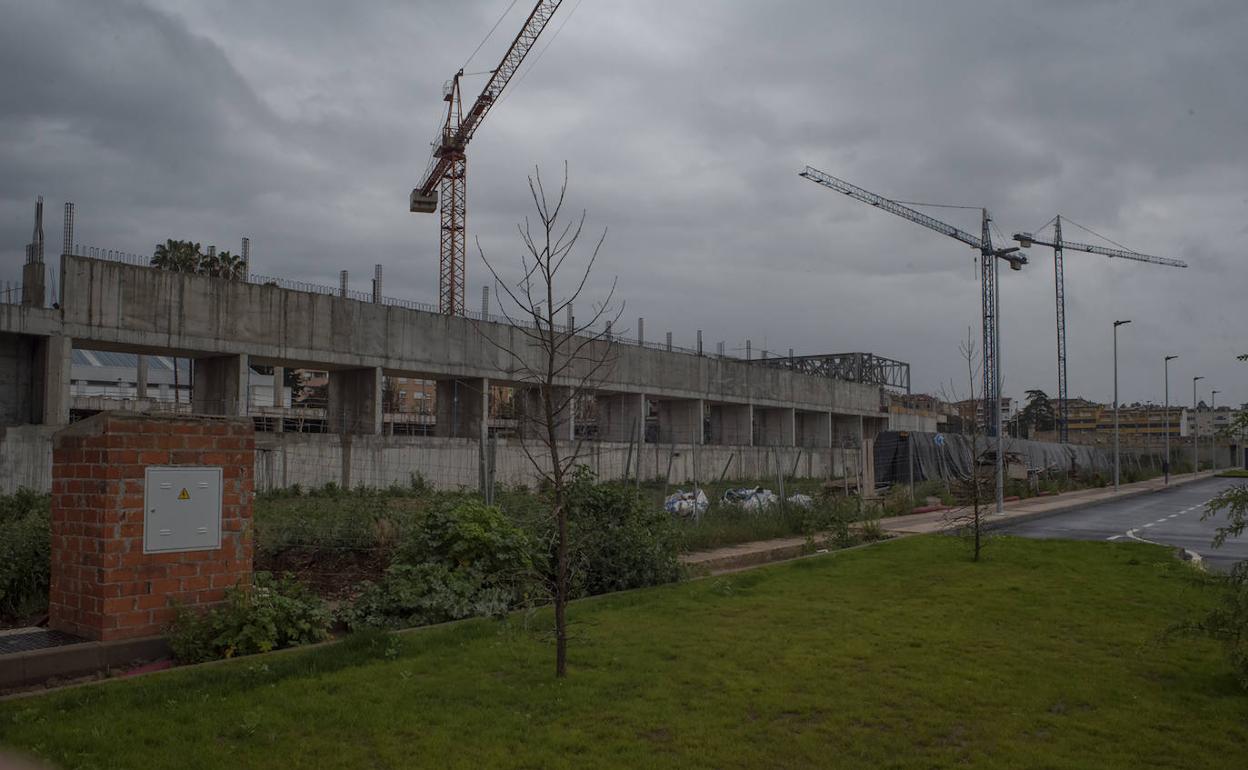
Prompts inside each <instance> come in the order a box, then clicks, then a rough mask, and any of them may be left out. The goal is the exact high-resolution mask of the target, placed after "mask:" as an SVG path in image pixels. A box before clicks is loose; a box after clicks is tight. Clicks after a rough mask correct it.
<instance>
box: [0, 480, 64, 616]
mask: <svg viewBox="0 0 1248 770" xmlns="http://www.w3.org/2000/svg"><path fill="white" fill-rule="evenodd" d="M50 499H51V498H50V497H49V496H48V495H42V494H38V493H36V492H32V491H30V490H29V489H22V490H18V491H17V492H16V493H15V494H12V495H0V626H3V625H6V624H13V623H21V622H23V621H25V620H27V619H28V618H30V617H31V616H34V615H38V614H40V613H42V612H43V611H44V610H46V609H47V606H48V574H49V569H50V566H49V552H50V550H51V546H52V535H51V530H50V524H49V520H48V506H49V502H50Z"/></svg>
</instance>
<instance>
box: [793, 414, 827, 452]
mask: <svg viewBox="0 0 1248 770" xmlns="http://www.w3.org/2000/svg"><path fill="white" fill-rule="evenodd" d="M794 422H795V425H796V429H797V445H798V446H803V447H810V448H812V449H827V448H828V447H830V446H832V415H831V414H830V413H828V412H806V411H798V412H797V413H796V415H795V416H794Z"/></svg>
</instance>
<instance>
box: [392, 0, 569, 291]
mask: <svg viewBox="0 0 1248 770" xmlns="http://www.w3.org/2000/svg"><path fill="white" fill-rule="evenodd" d="M561 2H562V0H540V2H538V3H537V4H536V5H535V6H534V7H533V10H532V11H531V12H530V13H529V16H528V18H527V19H526V20H525V22H524V25H523V26H522V27H521V28H520V31H519V32H518V33H517V34H516V37H515V39H514V40H512V41H511V45H510V46H509V47H508V48H507V52H506V53H505V54H503V59H502V61H501V62H500V63H499V65H498V66H497V67H495V68H494V69H493V70H492V71H491V72H490V78H489V80H488V81H487V82H486V84H485V87H484V88H483V89H482V90H481V93H480V94H479V95H478V96H477V99H476V101H475V102H473V104H472V106H471V107H469V108H468V110H467V111H465V110H464V106H463V97H462V92H461V89H460V80H461V79H462V78H463V76H464V71H463V70H462V69H461V70H459V71H458V72H456V73H455V76H454V78H452V79H451V81H450V82H449V83H448V84H447V87H446V89H445V91H444V93H443V96H442V98H443V100H444V101H445V102H446V103H447V107H446V120H445V121H444V123H443V126H442V130H441V131H440V133H439V136H438V139H437V140H436V141H435V143H434V144H435V146H434V150H433V157H431V158H430V160H429V165H428V167H427V168H426V169H425V173H424V175H423V176H422V181H421V182H420V184H419V185H418V186H417V187H416V188H414V189H413V190H412V194H411V197H410V199H409V202H408V210H409V211H411V212H413V213H422V214H432V213H433V212H434V211H437V210H438V204H439V199H440V201H441V207H442V210H441V224H440V230H439V256H440V259H439V263H438V309H439V310H440V311H441V312H443V313H446V314H448V315H463V313H464V253H465V250H466V241H467V237H466V236H467V228H466V221H467V215H468V197H467V172H468V158H467V155H466V152H467V148H468V143H469V142H470V141H472V137H473V135H474V134H475V133H476V131H477V129H478V128H479V127H480V126H481V122H482V121H483V120H484V119H485V116H486V114H487V113H488V112H489V111H490V108H492V107H493V106H494V105H495V104H497V103H498V100H499V97H500V96H501V95H502V93H503V89H504V88H506V87H507V84H508V83H509V82H511V79H512V77H513V76H514V75H515V74H516V72H517V70H519V69H520V64H521V63H522V62H523V61H524V58H525V57H526V56H527V55H528V53H529V51H530V50H532V48H533V45H534V44H535V43H536V42H537V38H538V36H539V35H541V33H542V30H544V29H545V28H546V25H547V24H548V23H549V22H550V19H551V17H552V16H554V14H555V11H556V10H558V8H559V5H560V3H561Z"/></svg>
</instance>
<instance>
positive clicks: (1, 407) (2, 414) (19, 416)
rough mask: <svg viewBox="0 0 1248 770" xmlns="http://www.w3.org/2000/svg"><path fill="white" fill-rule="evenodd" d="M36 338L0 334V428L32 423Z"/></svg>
mask: <svg viewBox="0 0 1248 770" xmlns="http://www.w3.org/2000/svg"><path fill="white" fill-rule="evenodd" d="M37 340H38V337H30V336H27V335H24V334H4V333H0V425H20V424H22V423H28V422H31V421H33V419H34V417H33V415H34V408H35V407H34V403H35V400H36V399H35V398H34V392H33V388H34V383H35V345H36V341H37Z"/></svg>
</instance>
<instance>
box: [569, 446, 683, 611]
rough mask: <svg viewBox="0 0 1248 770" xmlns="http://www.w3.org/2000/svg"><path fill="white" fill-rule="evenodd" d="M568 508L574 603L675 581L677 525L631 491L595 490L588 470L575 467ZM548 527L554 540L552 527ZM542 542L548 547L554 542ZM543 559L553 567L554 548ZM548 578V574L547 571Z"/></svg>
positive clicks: (622, 487)
mask: <svg viewBox="0 0 1248 770" xmlns="http://www.w3.org/2000/svg"><path fill="white" fill-rule="evenodd" d="M567 504H568V535H569V541H570V543H569V544H570V554H571V559H570V566H571V573H572V586H571V588H572V592H571V593H572V596H573V597H578V596H586V595H593V594H602V593H608V592H611V591H623V590H626V589H629V588H640V587H642V586H650V585H658V584H660V583H671V582H674V581H676V580H679V579H680V577H681V567H680V561H679V559H678V558H677V552H678V548H679V544H680V536H679V532H678V530H677V528H676V524H675V523H674V522H673V521H672V518H671V516H670V515H668V513H667V511H664V510H661V509H657V508H655V507H654V506H652V505H650V504H648V503H647V502H646V501H645V500H644V499H642V498H641V497H640V496H639V495H638V494H637V491H636V489H635V488H633V487H631V486H628V485H619V484H599V483H597V480H596V478H595V477H594V474H593V472H592V471H590V470H589V468H587V467H585V466H580V467H578V468H577V469H576V473H575V475H574V477H573V479H572V483H571V484H570V485H569V487H568V499H567ZM547 525H548V527H549V532H551V533H552V534H553V531H554V522H553V521H548V524H547ZM545 542H550V543H552V544H553V542H554V538H553V536H551V537H547V538H545ZM548 558H549V559H550V564H551V565H553V564H554V553H553V547H552V549H551V553H550V554H549V555H548ZM553 573H554V570H553V568H552V569H550V570H548V571H547V574H553Z"/></svg>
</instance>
